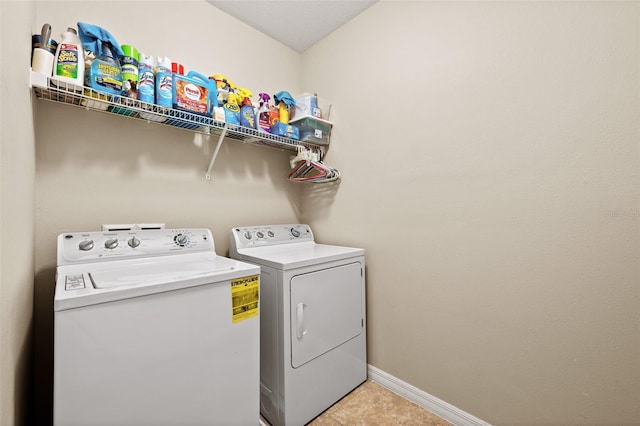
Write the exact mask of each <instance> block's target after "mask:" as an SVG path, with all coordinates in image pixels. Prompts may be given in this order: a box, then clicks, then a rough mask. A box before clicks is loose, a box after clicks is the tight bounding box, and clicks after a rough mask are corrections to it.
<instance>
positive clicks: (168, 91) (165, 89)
mask: <svg viewBox="0 0 640 426" xmlns="http://www.w3.org/2000/svg"><path fill="white" fill-rule="evenodd" d="M156 104H158V105H160V106H164V107H167V108H171V107H172V106H173V74H172V73H171V59H169V58H167V57H164V58H163V57H158V65H157V66H156Z"/></svg>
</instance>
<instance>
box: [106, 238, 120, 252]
mask: <svg viewBox="0 0 640 426" xmlns="http://www.w3.org/2000/svg"><path fill="white" fill-rule="evenodd" d="M104 247H105V248H108V249H110V250H113V249H114V248H116V247H118V239H117V238H111V239H109V240H107V241H105V242H104Z"/></svg>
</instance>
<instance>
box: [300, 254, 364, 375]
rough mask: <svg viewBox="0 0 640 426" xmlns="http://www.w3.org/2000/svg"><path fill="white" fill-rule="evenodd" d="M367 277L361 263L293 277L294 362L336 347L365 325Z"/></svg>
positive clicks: (302, 362) (301, 361) (356, 333)
mask: <svg viewBox="0 0 640 426" xmlns="http://www.w3.org/2000/svg"><path fill="white" fill-rule="evenodd" d="M363 287H364V279H363V277H362V267H361V265H360V263H358V262H356V263H350V264H347V265H341V266H337V267H334V268H329V269H324V270H320V271H315V272H310V273H307V274H302V275H296V276H294V277H293V278H292V279H291V287H290V291H291V366H292V367H293V368H297V367H300V366H301V365H303V364H305V363H307V362H309V361H311V360H312V359H314V358H316V357H318V356H320V355H322V354H324V353H326V352H328V351H330V350H332V349H334V348H336V347H337V346H339V345H341V344H342V343H344V342H346V341H347V340H350V339H352V338H354V337H356V336H358V335H359V334H360V333H362V329H363V315H362V307H363V305H364V300H363V298H364V288H363Z"/></svg>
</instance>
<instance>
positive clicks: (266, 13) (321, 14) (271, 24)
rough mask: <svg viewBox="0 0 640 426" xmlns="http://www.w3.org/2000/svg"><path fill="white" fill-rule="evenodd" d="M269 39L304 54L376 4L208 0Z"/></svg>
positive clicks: (316, 0)
mask: <svg viewBox="0 0 640 426" xmlns="http://www.w3.org/2000/svg"><path fill="white" fill-rule="evenodd" d="M207 1H208V2H209V3H211V4H212V5H213V6H215V7H217V8H218V9H220V10H222V11H224V12H226V13H228V14H229V15H231V16H234V17H235V18H237V19H239V20H240V21H242V22H244V23H246V24H248V25H250V26H252V27H253V28H255V29H257V30H258V31H260V32H262V33H264V34H266V35H268V36H269V37H271V38H273V39H275V40H277V41H279V42H280V43H282V44H284V45H286V46H289V47H290V48H292V49H293V50H295V51H297V52H300V53H302V52H304V51H305V50H306V49H307V48H309V47H311V46H313V45H314V44H315V43H316V42H318V41H319V40H321V39H323V38H324V37H326V36H327V35H328V34H329V33H331V32H333V31H334V30H336V29H337V28H338V27H340V26H341V25H342V24H344V23H346V22H348V21H350V20H351V19H352V18H353V17H355V16H356V15H358V14H360V13H361V12H362V11H363V10H365V9H367V8H368V7H369V6H371V5H372V4H374V3H376V1H377V0H374V1H363V0H340V1H339V0H295V1H294V0H222V1H216V0H207Z"/></svg>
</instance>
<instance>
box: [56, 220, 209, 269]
mask: <svg viewBox="0 0 640 426" xmlns="http://www.w3.org/2000/svg"><path fill="white" fill-rule="evenodd" d="M198 251H209V252H215V247H214V242H213V236H212V235H211V231H210V230H208V229H149V230H128V231H100V232H69V233H64V234H60V235H58V265H65V264H70V263H84V262H96V261H101V260H114V259H116V258H117V259H128V258H139V257H148V256H162V255H165V254H180V253H182V252H184V253H193V252H198Z"/></svg>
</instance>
